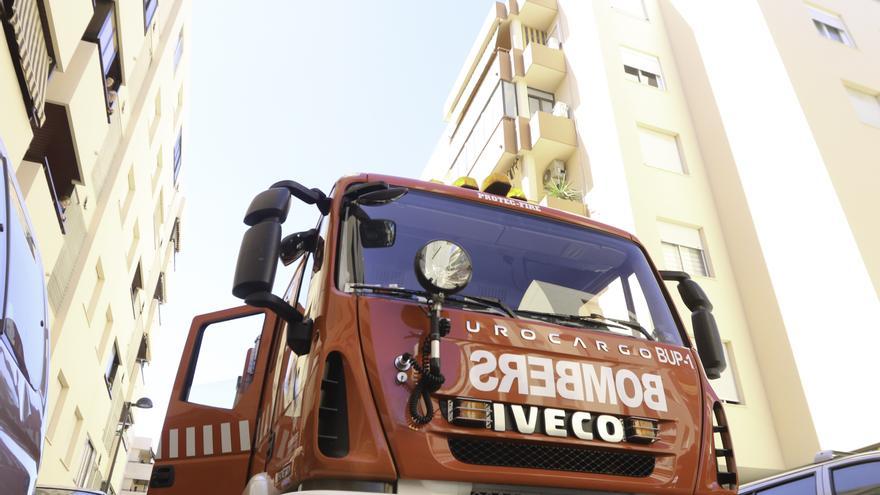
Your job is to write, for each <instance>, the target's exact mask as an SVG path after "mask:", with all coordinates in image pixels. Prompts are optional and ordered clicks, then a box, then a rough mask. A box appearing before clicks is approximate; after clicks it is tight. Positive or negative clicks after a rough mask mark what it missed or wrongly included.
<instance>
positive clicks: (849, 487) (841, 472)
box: [831, 461, 880, 495]
mask: <svg viewBox="0 0 880 495" xmlns="http://www.w3.org/2000/svg"><path fill="white" fill-rule="evenodd" d="M831 478H832V482H833V483H834V493H836V494H837V495H860V494H868V493H880V461H873V462H862V463H859V464H850V465H848V466H844V467H840V468H837V469H835V470H833V471H831Z"/></svg>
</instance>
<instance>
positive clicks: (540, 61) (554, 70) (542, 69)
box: [522, 43, 565, 93]
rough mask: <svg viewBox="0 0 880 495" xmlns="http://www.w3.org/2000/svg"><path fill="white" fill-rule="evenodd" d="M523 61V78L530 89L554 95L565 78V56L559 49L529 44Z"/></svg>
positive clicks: (523, 54)
mask: <svg viewBox="0 0 880 495" xmlns="http://www.w3.org/2000/svg"><path fill="white" fill-rule="evenodd" d="M557 44H558V43H557ZM522 60H523V62H522V67H523V76H524V77H525V81H526V84H527V85H528V86H529V87H530V88H537V89H540V90H542V91H547V92H550V93H552V92H554V91H556V88H558V87H559V83H561V82H562V79H563V78H565V55H564V54H563V53H562V50H561V49H559V48H551V47H549V46H546V45H542V44H540V43H529V45H528V46H527V47H526V49H525V50H523V53H522Z"/></svg>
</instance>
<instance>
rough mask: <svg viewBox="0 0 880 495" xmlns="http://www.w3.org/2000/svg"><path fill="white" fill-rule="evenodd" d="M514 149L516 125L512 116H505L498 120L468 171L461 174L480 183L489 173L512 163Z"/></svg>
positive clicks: (503, 169) (505, 167) (501, 169)
mask: <svg viewBox="0 0 880 495" xmlns="http://www.w3.org/2000/svg"><path fill="white" fill-rule="evenodd" d="M516 151H517V149H516V125H515V124H514V120H513V119H512V118H508V117H505V118H503V119H501V121H500V122H498V126H497V127H496V128H495V131H494V132H493V133H492V136H491V137H489V140H488V141H486V147H485V148H483V150H482V151H481V153H480V154H479V156H478V157H477V159H476V160H475V161H474V164H473V167H471V169H470V171H468V172H467V173H464V174H461V175H468V176H470V177H473V178H474V179H476V180H477V182H478V183H482V181H483V179H485V178H486V177H487V176H489V174H493V173H501V172H504V171H506V170H507V169H508V168H509V167H510V165H512V164H513V159H514V158H515V157H516Z"/></svg>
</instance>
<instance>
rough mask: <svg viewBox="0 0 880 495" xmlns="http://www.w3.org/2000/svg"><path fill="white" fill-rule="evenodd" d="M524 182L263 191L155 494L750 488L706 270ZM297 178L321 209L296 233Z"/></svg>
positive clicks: (185, 394)
mask: <svg viewBox="0 0 880 495" xmlns="http://www.w3.org/2000/svg"><path fill="white" fill-rule="evenodd" d="M462 184H465V185H469V183H468V182H467V181H464V182H462ZM471 187H472V186H471ZM509 193H510V187H509V184H507V185H505V184H504V183H503V181H498V182H495V183H490V184H486V185H484V187H483V189H482V190H475V189H473V188H467V187H454V186H449V185H444V184H438V183H433V182H422V181H416V180H412V179H404V178H398V177H389V176H379V175H372V174H370V175H366V174H365V175H359V176H353V177H346V178H343V179H341V180H339V181H338V182H337V183H336V185H335V186H334V188H333V190H332V191H331V193H330V195H329V196H328V195H325V194H324V193H323V192H321V191H319V190H317V189H308V188H305V187H303V186H302V185H300V184H298V183H296V182H293V181H282V182H279V183H276V184H274V185H273V186H272V187H270V188H269V189H267V190H266V191H264V192H262V193H260V194H258V195H257V196H256V197H255V198H254V200H253V202H252V203H251V206H250V208H249V209H248V211H247V213H246V215H245V219H244V220H245V223H246V224H247V225H248V226H249V229H248V230H247V231H246V232H245V234H244V237H243V240H242V246H241V249H240V252H239V259H238V264H237V266H236V273H235V277H234V282H233V294H235V295H236V296H238V297H240V298H242V299H243V300H244V301H245V303H246V305H244V306H241V307H238V308H230V309H226V310H222V311H218V312H216V313H211V314H207V315H200V316H198V317H196V318H195V319H194V321H193V325H192V327H191V329H190V334H189V336H188V339H187V342H186V344H185V347H184V349H183V354H182V358H181V364H180V368H179V372H178V376H177V378H176V381H175V384H174V388H173V390H172V395H171V398H170V401H169V408H168V413H167V416H166V419H165V424H164V427H163V430H162V437H161V441H160V446H159V449H158V452H157V461H156V465H155V468H154V471H153V477H152V480H151V488H150V490H151V492H152V493H156V494H184V493H195V492H205V493H217V494H238V493H249V494H270V493H272V494H276V493H287V492H296V491H305V492H309V491H312V492H314V493H355V492H357V493H362V492H373V493H401V494H405V493H413V494H423V493H443V494H446V493H449V494H462V493H464V494H478V493H551V492H552V493H569V492H571V491H579V492H583V491H584V490H591V492H590V493H735V489H736V463H735V460H734V455H733V446H732V444H731V442H730V432H729V431H728V427H727V422H726V419H725V416H724V411H723V408H722V407H721V404H720V401H719V400H718V399H717V397H716V396H715V394H714V393H713V392H712V389H711V387H710V386H709V383H708V378H707V374H708V376H713V377H718V376H719V374H720V372H721V371H722V370H723V369H724V366H725V364H724V359H723V351H722V349H721V344H720V338H719V336H718V331H717V328H716V327H715V321H714V318H713V317H712V315H711V309H712V306H711V303H710V302H709V301H708V299H707V298H706V296H705V294H704V293H703V292H702V290H700V289H699V286H697V285H696V283H694V282H693V281H692V280H690V279H689V277H688V276H687V274H684V273H681V272H663V273H661V272H658V271H657V270H656V268H655V267H654V265H653V263H652V262H651V260H650V258H649V257H648V255H647V253H646V251H645V249H644V247H643V246H642V245H641V244H640V243H639V242H638V240H636V239H635V238H634V237H633V236H632V235H630V234H628V233H626V232H623V231H620V230H618V229H615V228H612V227H609V226H606V225H602V224H599V223H597V222H594V221H591V220H589V219H586V218H583V217H579V216H575V215H571V214H568V213H564V212H560V211H556V210H553V209H549V208H546V207H542V206H539V205H535V204H532V203H529V202H526V201H524V200H522V199H517V198H515V197H508V194H509ZM511 196H516V195H515V194H511ZM292 198H295V199H297V200H299V202H300V203H303V204H297V208H296V210H295V211H296V213H292V214H297V215H299V214H301V213H300V211H309V210H310V209H311V211H315V210H317V212H316V213H317V215H316V216H317V220H316V222H315V226H314V228H313V229H309V230H306V231H303V232H296V233H292V234H289V235H287V236H286V237H284V238H282V235H281V224H283V223H284V221H285V220H286V218H287V216H288V214H289V209H290V203H291V202H293V199H292ZM307 205H311V206H307ZM279 260H280V261H282V262H283V263H284V264H285V265H290V266H292V267H294V268H295V270H294V275H293V277H292V279H291V281H290V283H289V285H288V288H287V290H286V292H285V294H283V295H282V296H277V295H274V294H272V287H273V284H274V277H275V271H276V265H277V262H278V261H279ZM664 279H666V280H669V281H672V282H676V283H677V289H678V292H679V293H680V296H681V297H682V298H683V300H684V303H685V305H686V306H687V307H688V309H689V310H690V311H691V315H690V317H691V320H692V322H693V328H694V334H695V338H696V341H697V346H695V345H694V344H693V343H692V342H691V341H690V338H689V337H688V334H687V333H686V332H685V327H684V326H683V324H682V321H681V319H680V316H679V315H678V314H677V312H676V310H675V306H674V304H673V301H672V298H671V296H670V294H669V292H668V290H667V287H666V286H665V285H664V283H663V280H664Z"/></svg>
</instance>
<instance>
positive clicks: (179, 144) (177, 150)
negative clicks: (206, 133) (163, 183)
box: [174, 129, 183, 184]
mask: <svg viewBox="0 0 880 495" xmlns="http://www.w3.org/2000/svg"><path fill="white" fill-rule="evenodd" d="M182 153H183V129H181V130H180V131H178V132H177V141H175V142H174V183H175V184H177V176H178V175H179V174H180V160H181V154H182Z"/></svg>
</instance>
